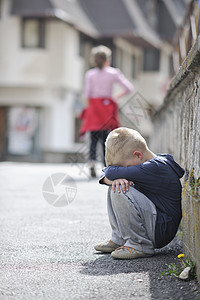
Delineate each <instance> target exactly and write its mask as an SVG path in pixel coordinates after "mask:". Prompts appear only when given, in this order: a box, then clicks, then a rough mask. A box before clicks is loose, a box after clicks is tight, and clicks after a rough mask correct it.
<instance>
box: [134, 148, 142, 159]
mask: <svg viewBox="0 0 200 300" xmlns="http://www.w3.org/2000/svg"><path fill="white" fill-rule="evenodd" d="M133 156H136V157H137V158H138V159H141V160H142V159H143V154H142V152H141V151H138V150H136V151H134V152H133Z"/></svg>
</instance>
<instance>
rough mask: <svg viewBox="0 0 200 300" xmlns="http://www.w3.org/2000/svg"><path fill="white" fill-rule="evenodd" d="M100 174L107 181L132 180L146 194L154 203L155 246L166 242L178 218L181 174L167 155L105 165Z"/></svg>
mask: <svg viewBox="0 0 200 300" xmlns="http://www.w3.org/2000/svg"><path fill="white" fill-rule="evenodd" d="M103 173H104V174H103V176H101V178H100V183H102V181H101V180H102V178H103V177H104V176H105V177H106V178H108V179H109V180H115V179H120V178H125V179H127V180H129V181H133V182H134V184H135V185H134V187H135V188H136V189H137V190H138V191H140V192H141V193H143V194H144V195H146V196H147V197H148V198H149V199H150V200H151V201H152V202H153V203H154V204H155V206H156V210H157V219H156V228H155V243H156V248H162V247H164V246H165V245H167V244H168V243H169V242H170V241H171V240H172V239H173V238H174V236H175V234H176V232H177V230H178V227H179V224H180V221H181V218H182V210H181V194H182V186H181V182H180V178H181V177H182V176H183V174H184V169H183V168H181V167H180V166H179V165H178V164H177V163H176V162H175V161H174V159H173V156H171V155H169V154H158V155H157V156H156V157H155V158H153V159H151V160H148V161H146V162H144V163H142V164H140V165H137V166H130V167H120V166H109V167H107V168H104V169H103Z"/></svg>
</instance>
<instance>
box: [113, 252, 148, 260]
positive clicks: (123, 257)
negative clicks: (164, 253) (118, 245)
mask: <svg viewBox="0 0 200 300" xmlns="http://www.w3.org/2000/svg"><path fill="white" fill-rule="evenodd" d="M111 256H112V258H114V259H136V258H145V257H151V256H153V254H135V255H132V256H131V254H130V255H129V254H127V255H126V254H124V255H122V254H117V253H114V251H113V252H112V253H111Z"/></svg>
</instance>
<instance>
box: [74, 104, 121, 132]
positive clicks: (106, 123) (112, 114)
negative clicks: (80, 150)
mask: <svg viewBox="0 0 200 300" xmlns="http://www.w3.org/2000/svg"><path fill="white" fill-rule="evenodd" d="M79 118H80V119H82V125H81V129H80V134H81V135H83V134H84V133H85V132H86V131H97V130H113V129H115V128H118V127H119V117H118V105H117V103H116V102H115V101H114V100H113V99H109V98H91V99H90V100H89V106H88V107H87V108H86V109H84V110H83V111H82V113H81V115H80V116H79Z"/></svg>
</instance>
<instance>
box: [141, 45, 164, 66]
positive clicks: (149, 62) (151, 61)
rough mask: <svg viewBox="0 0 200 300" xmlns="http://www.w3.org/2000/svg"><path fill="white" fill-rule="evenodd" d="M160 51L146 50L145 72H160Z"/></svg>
mask: <svg viewBox="0 0 200 300" xmlns="http://www.w3.org/2000/svg"><path fill="white" fill-rule="evenodd" d="M159 67H160V51H159V50H157V49H153V48H151V49H144V63H143V70H144V71H159Z"/></svg>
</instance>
